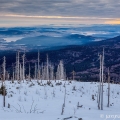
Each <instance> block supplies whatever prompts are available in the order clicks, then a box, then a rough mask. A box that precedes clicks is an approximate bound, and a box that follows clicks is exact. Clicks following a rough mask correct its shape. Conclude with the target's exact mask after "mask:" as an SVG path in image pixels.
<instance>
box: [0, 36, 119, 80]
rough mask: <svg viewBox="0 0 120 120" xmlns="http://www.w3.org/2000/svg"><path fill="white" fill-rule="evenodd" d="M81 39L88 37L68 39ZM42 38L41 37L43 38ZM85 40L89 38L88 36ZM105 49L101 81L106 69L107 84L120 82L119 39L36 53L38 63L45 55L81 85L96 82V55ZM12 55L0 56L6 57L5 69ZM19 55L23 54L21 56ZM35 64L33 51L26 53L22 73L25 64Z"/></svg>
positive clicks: (97, 58)
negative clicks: (108, 77)
mask: <svg viewBox="0 0 120 120" xmlns="http://www.w3.org/2000/svg"><path fill="white" fill-rule="evenodd" d="M79 37H83V38H84V39H85V40H86V39H87V38H88V37H85V36H79V35H75V36H74V35H73V36H69V37H68V38H71V39H73V38H78V39H79ZM43 38H44V36H43ZM89 39H93V37H90V36H89ZM16 42H18V41H16ZM103 47H104V49H105V64H104V65H105V67H104V68H105V76H104V78H105V80H106V78H107V68H108V67H109V68H110V73H111V74H110V75H111V81H112V80H114V81H120V36H117V37H114V38H110V39H107V40H102V41H97V42H90V43H89V42H86V44H84V45H68V46H61V47H59V49H57V48H58V47H57V46H56V47H52V49H51V48H50V49H46V50H45V51H44V50H43V51H40V52H41V54H40V59H41V62H45V60H46V54H48V55H49V60H50V61H51V62H52V63H53V64H54V65H55V66H56V65H57V64H58V62H59V60H61V59H62V60H63V61H64V65H65V68H66V71H67V75H68V77H69V78H70V79H72V71H73V70H74V71H75V72H76V74H75V78H76V79H78V80H84V81H93V80H94V81H97V80H99V57H98V54H100V53H102V49H103ZM15 53H16V52H14V51H4V52H0V58H2V57H3V56H6V58H7V61H6V62H7V68H8V70H10V69H11V67H10V66H11V64H12V63H15ZM21 54H23V53H21ZM36 61H37V50H36V49H32V50H29V51H28V52H26V69H27V67H28V62H31V66H32V65H34V62H36ZM1 63H2V59H1V60H0V64H1Z"/></svg>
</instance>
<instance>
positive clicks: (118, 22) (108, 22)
mask: <svg viewBox="0 0 120 120" xmlns="http://www.w3.org/2000/svg"><path fill="white" fill-rule="evenodd" d="M105 24H113V25H117V24H120V19H117V20H110V21H106V22H105Z"/></svg>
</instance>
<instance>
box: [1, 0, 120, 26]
mask: <svg viewBox="0 0 120 120" xmlns="http://www.w3.org/2000/svg"><path fill="white" fill-rule="evenodd" d="M119 11H120V0H0V27H10V26H35V25H46V24H57V25H61V24H73V25H74V24H75V25H76V24H120V12H119Z"/></svg>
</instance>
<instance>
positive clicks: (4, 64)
mask: <svg viewBox="0 0 120 120" xmlns="http://www.w3.org/2000/svg"><path fill="white" fill-rule="evenodd" d="M5 67H6V58H5V56H4V58H3V84H2V85H3V86H2V87H3V107H5V94H6V93H5V73H6V69H5Z"/></svg>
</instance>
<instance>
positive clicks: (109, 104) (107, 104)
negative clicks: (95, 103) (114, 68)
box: [107, 68, 110, 107]
mask: <svg viewBox="0 0 120 120" xmlns="http://www.w3.org/2000/svg"><path fill="white" fill-rule="evenodd" d="M109 106H110V71H109V68H108V104H107V107H109Z"/></svg>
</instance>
